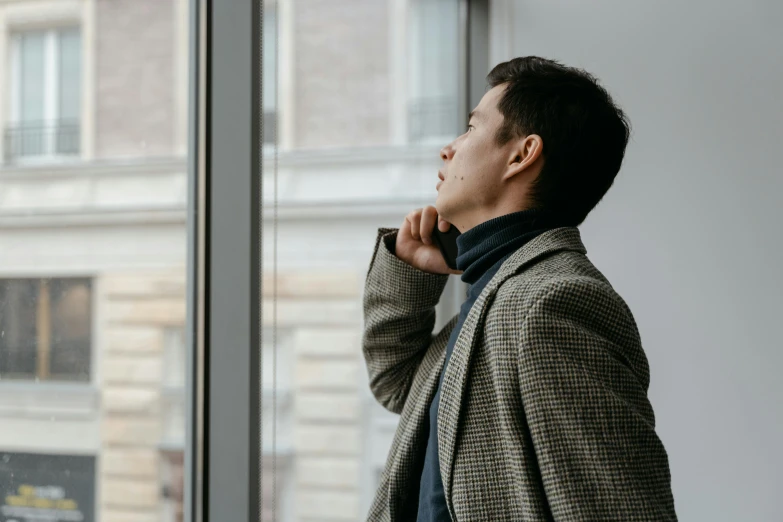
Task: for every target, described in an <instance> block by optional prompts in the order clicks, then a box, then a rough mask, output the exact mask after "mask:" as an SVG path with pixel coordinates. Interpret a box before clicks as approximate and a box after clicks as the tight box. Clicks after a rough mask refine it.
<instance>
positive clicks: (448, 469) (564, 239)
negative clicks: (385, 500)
mask: <svg viewBox="0 0 783 522" xmlns="http://www.w3.org/2000/svg"><path fill="white" fill-rule="evenodd" d="M561 250H573V251H577V252H581V253H583V254H586V253H587V251H586V249H585V247H584V245H583V244H582V240H581V236H580V234H579V229H577V228H574V227H563V228H556V229H552V230H549V231H547V232H544V233H543V234H541V235H540V236H538V237H537V238H535V239H533V240H532V241H530V242H529V243H526V244H525V245H524V246H523V247H522V248H520V249H519V250H517V251H516V252H515V253H513V254H512V255H511V256H510V257H509V258H508V259H507V260H506V261H505V262H504V263H503V265H502V266H501V267H500V270H498V272H497V273H496V274H495V276H494V277H493V278H492V280H491V281H490V282H489V283H487V286H486V287H485V288H484V289H483V290H482V292H481V295H479V297H478V298H477V299H476V302H475V303H474V304H473V307H472V308H471V309H470V312H469V313H468V316H467V318H466V319H465V323H464V324H463V325H462V329H461V330H460V333H459V335H458V337H457V341H456V343H455V345H454V350H453V351H452V353H451V358H450V359H449V364H448V366H447V368H446V374H445V375H444V377H443V385H442V387H441V392H440V393H441V395H440V403H439V404H438V453H439V460H440V472H441V479H442V480H443V489H444V493H445V496H446V504H447V506H448V509H449V513H450V514H451V518H452V520H456V518H455V515H454V505H453V502H452V500H451V493H452V484H453V480H452V479H453V476H454V456H455V455H454V451H455V448H456V444H457V436H458V434H459V424H460V423H459V421H460V412H461V409H462V405H463V401H464V400H466V397H465V396H464V395H465V388H466V383H467V378H468V374H469V369H470V361H471V355H472V353H473V350H474V348H475V345H476V343H477V341H478V339H479V335H478V334H479V333H480V331H481V328H480V326H482V325H483V324H484V319H485V317H486V314H487V311H488V310H489V307H490V305H491V303H492V300H493V299H494V296H495V294H496V293H497V290H498V288H499V287H500V285H502V284H503V283H504V282H505V281H506V280H507V279H508V278H510V277H511V276H513V275H515V274H517V273H518V272H520V271H521V270H523V269H524V268H525V267H526V266H527V265H529V264H530V263H531V262H532V261H534V260H536V259H538V258H540V257H542V256H544V255H547V254H550V253H553V252H558V251H561Z"/></svg>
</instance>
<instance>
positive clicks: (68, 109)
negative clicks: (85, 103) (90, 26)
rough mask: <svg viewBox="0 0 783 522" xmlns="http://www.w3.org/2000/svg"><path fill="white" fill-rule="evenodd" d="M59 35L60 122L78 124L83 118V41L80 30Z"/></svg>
mask: <svg viewBox="0 0 783 522" xmlns="http://www.w3.org/2000/svg"><path fill="white" fill-rule="evenodd" d="M58 35H59V72H60V83H59V92H58V96H59V104H58V107H59V114H58V116H59V118H58V119H59V120H61V121H67V122H74V123H75V122H78V120H79V117H80V116H81V105H82V104H81V77H82V48H81V45H82V39H81V35H80V33H79V30H78V29H62V30H60V31H59V33H58Z"/></svg>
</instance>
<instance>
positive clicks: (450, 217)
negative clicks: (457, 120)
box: [435, 84, 515, 232]
mask: <svg viewBox="0 0 783 522" xmlns="http://www.w3.org/2000/svg"><path fill="white" fill-rule="evenodd" d="M505 89H506V85H505V84H501V85H498V86H497V87H494V88H492V89H491V90H489V91H488V92H487V93H486V94H485V95H484V97H483V98H481V101H480V102H479V104H478V106H477V107H476V109H475V110H474V111H473V112H472V113H471V114H472V116H471V118H470V121H469V122H468V130H467V131H466V132H465V133H464V134H463V135H462V136H460V137H458V138H457V139H455V140H454V141H453V142H451V143H450V144H448V145H447V146H445V147H444V148H443V149H442V150H441V153H440V155H441V158H442V159H443V167H442V168H441V171H440V174H441V175H442V176H443V178H444V179H443V181H442V182H440V183H439V184H438V197H437V199H436V200H435V208H436V209H437V210H438V214H439V215H440V216H441V217H442V218H443V219H445V220H446V221H449V222H450V223H452V224H454V225H456V226H457V228H458V229H459V230H460V231H462V232H464V231H465V230H466V229H468V228H472V227H473V226H475V225H477V224H479V223H481V222H483V221H484V220H486V215H487V212H488V211H489V209H491V208H492V207H493V206H494V204H495V203H496V202H497V200H498V197H499V196H500V191H501V189H502V188H503V186H502V184H501V178H502V174H503V172H504V171H505V169H506V167H507V166H508V160H509V157H510V154H512V148H513V146H514V145H515V143H514V142H515V140H511V143H510V144H509V145H505V146H498V144H497V141H496V140H495V136H496V134H497V132H498V129H499V128H500V127H501V125H502V124H503V115H502V114H501V113H500V111H499V110H498V107H497V106H498V101H500V99H501V97H502V95H503V92H504V91H505Z"/></svg>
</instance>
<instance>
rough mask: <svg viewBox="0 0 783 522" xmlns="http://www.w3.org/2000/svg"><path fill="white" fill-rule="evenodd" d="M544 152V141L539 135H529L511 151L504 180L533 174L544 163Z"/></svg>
mask: <svg viewBox="0 0 783 522" xmlns="http://www.w3.org/2000/svg"><path fill="white" fill-rule="evenodd" d="M543 152H544V140H542V139H541V136H539V135H538V134H529V135H527V136H525V137H524V138H522V139H520V140H518V141H516V142H515V144H514V147H513V148H512V149H511V150H510V153H509V158H508V165H507V167H506V172H505V174H503V180H504V181H505V180H507V179H511V178H512V177H514V176H516V175H517V174H521V173H523V172H533V170H535V168H537V167H538V165H539V164H540V163H541V161H543V158H544V156H543ZM539 160H541V161H539Z"/></svg>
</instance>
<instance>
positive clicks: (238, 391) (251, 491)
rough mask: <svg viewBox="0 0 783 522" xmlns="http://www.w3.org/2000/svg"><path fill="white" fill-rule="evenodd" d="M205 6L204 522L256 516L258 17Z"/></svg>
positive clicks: (228, 5) (237, 6)
mask: <svg viewBox="0 0 783 522" xmlns="http://www.w3.org/2000/svg"><path fill="white" fill-rule="evenodd" d="M206 1H207V4H206V6H207V16H206V24H207V26H208V28H207V43H206V45H207V48H206V67H207V71H206V75H207V80H206V92H205V93H204V95H205V96H206V100H207V107H206V121H205V122H204V124H205V125H206V127H205V129H206V144H205V146H206V158H205V178H206V184H205V186H204V187H203V188H202V190H204V191H205V196H206V209H205V211H206V217H205V219H206V223H205V230H204V233H205V237H204V249H205V263H206V266H205V272H204V274H205V279H206V280H205V281H204V285H205V288H204V299H205V307H206V308H205V318H204V327H205V332H206V336H205V344H204V352H205V361H204V362H205V364H204V368H203V370H204V408H205V414H204V415H205V416H204V418H205V421H206V425H205V428H204V442H205V463H204V464H205V466H204V467H205V476H204V480H205V482H204V490H203V497H204V498H203V499H202V500H203V502H204V504H203V505H204V511H203V515H204V521H205V522H224V521H229V520H230V521H232V522H233V521H237V522H245V521H247V522H251V521H252V522H256V521H258V520H259V516H260V499H259V484H260V472H259V462H260V461H259V459H260V455H261V444H260V437H261V434H260V414H261V410H260V371H259V370H260V366H259V357H260V350H259V347H260V334H261V332H260V306H261V303H260V292H259V290H260V278H261V271H260V266H261V265H260V247H259V245H260V243H259V241H260V239H261V238H260V223H259V219H258V216H259V215H260V212H259V211H260V205H261V190H260V184H261V162H260V154H261V147H260V145H259V136H260V134H259V133H260V125H261V118H260V109H261V103H260V102H261V98H260V89H261V85H260V74H259V72H260V71H259V69H260V67H259V65H260V57H259V50H260V45H259V44H260V41H259V36H260V24H259V22H260V16H261V13H260V10H261V7H262V6H261V2H258V1H257V0H235V1H232V2H218V1H217V0H206Z"/></svg>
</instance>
